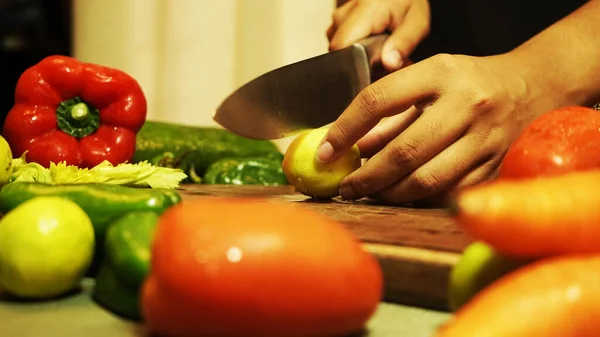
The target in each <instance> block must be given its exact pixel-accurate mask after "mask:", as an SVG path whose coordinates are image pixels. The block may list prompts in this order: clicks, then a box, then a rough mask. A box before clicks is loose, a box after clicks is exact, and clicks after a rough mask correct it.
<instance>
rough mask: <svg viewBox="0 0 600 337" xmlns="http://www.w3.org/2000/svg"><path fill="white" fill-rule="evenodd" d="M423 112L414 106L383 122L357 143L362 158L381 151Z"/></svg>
mask: <svg viewBox="0 0 600 337" xmlns="http://www.w3.org/2000/svg"><path fill="white" fill-rule="evenodd" d="M421 111H422V110H420V109H417V108H415V107H414V106H412V107H410V108H408V110H406V111H404V112H402V113H401V114H398V115H396V116H392V117H389V118H387V119H384V120H382V121H381V123H379V124H377V126H375V127H374V128H373V129H372V130H371V131H369V133H367V134H366V135H365V136H364V137H362V138H361V139H360V140H359V141H358V142H357V145H358V148H359V149H360V154H361V156H362V157H363V158H368V157H372V156H374V155H375V154H376V153H377V152H379V151H381V149H383V148H384V147H385V146H386V145H387V144H388V143H389V142H391V141H392V139H394V138H396V137H397V136H398V135H399V134H400V133H402V132H403V131H404V130H406V128H408V126H409V125H410V124H412V123H413V122H414V121H415V120H416V119H417V118H418V117H419V116H420V115H421Z"/></svg>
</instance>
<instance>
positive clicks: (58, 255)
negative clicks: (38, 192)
mask: <svg viewBox="0 0 600 337" xmlns="http://www.w3.org/2000/svg"><path fill="white" fill-rule="evenodd" d="M94 245H95V242H94V227H93V226H92V222H91V220H90V218H89V217H88V215H87V214H86V213H85V212H84V211H83V210H82V209H81V207H79V206H78V205H77V204H76V203H74V202H73V201H71V200H68V199H65V198H60V197H56V196H43V197H36V198H33V199H30V200H28V201H25V202H24V203H22V204H21V205H19V206H18V207H17V208H15V209H13V210H12V211H10V212H8V213H7V214H6V215H5V216H4V217H3V218H2V220H0V288H1V289H2V290H3V291H5V292H7V293H10V294H12V295H14V296H17V297H22V298H31V299H43V298H50V297H55V296H59V295H63V294H65V293H67V292H69V291H70V290H73V289H74V288H76V287H77V286H78V285H79V282H80V280H81V279H82V277H83V276H84V274H85V272H86V270H87V269H88V267H89V266H90V264H91V261H92V257H93V255H94Z"/></svg>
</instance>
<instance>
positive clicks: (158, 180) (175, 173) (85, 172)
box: [10, 153, 187, 188]
mask: <svg viewBox="0 0 600 337" xmlns="http://www.w3.org/2000/svg"><path fill="white" fill-rule="evenodd" d="M25 155H26V153H24V154H23V155H22V156H21V158H17V159H13V167H14V168H13V173H12V175H11V179H10V181H11V182H16V181H25V182H40V183H47V184H57V185H58V184H81V183H105V184H114V185H126V186H135V187H151V188H177V187H179V184H180V183H181V181H183V180H184V179H186V178H187V175H186V174H185V173H184V172H183V171H182V170H180V169H175V168H168V167H160V166H155V165H152V164H150V163H149V162H147V161H143V162H139V163H137V164H130V163H123V164H119V165H117V166H114V165H112V164H111V163H110V162H108V161H104V162H102V163H100V164H98V165H97V166H94V167H92V168H90V169H87V168H79V167H77V166H74V165H66V164H65V163H64V162H63V163H58V164H55V163H51V164H50V167H49V168H45V167H43V166H41V165H40V164H37V163H28V162H27V161H26V158H25Z"/></svg>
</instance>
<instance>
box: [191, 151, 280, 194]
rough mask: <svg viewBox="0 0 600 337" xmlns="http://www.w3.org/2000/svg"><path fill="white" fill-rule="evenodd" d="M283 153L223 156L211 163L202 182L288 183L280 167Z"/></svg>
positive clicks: (238, 183)
mask: <svg viewBox="0 0 600 337" xmlns="http://www.w3.org/2000/svg"><path fill="white" fill-rule="evenodd" d="M282 160H283V155H281V154H277V155H271V156H265V157H245V158H224V159H221V160H218V161H216V162H214V163H213V164H211V165H210V166H209V167H208V169H207V170H206V173H205V174H204V177H203V178H202V183H203V184H228V185H263V186H274V185H288V181H287V178H286V176H285V174H284V173H283V170H282V168H281V161H282Z"/></svg>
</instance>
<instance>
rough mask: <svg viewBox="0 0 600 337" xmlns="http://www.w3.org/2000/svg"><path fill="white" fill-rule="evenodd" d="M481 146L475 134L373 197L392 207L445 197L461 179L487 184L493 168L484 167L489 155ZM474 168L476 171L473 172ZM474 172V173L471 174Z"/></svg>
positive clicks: (456, 143) (462, 139)
mask: <svg viewBox="0 0 600 337" xmlns="http://www.w3.org/2000/svg"><path fill="white" fill-rule="evenodd" d="M480 143H481V142H480V141H479V139H478V137H476V136H475V135H473V134H469V136H467V137H463V138H461V139H459V140H458V141H456V142H455V143H453V144H452V145H450V146H449V147H448V148H446V149H445V150H443V151H442V152H441V153H440V154H438V155H437V156H435V157H434V158H433V159H431V160H430V161H428V162H427V163H425V164H424V165H422V166H420V167H419V168H417V169H416V170H414V171H412V172H411V173H410V174H409V175H408V176H406V177H405V178H403V179H401V180H399V181H397V182H396V183H394V184H393V185H391V186H389V187H387V188H385V189H383V190H381V191H379V192H377V193H375V194H374V195H373V197H375V198H377V199H379V200H381V201H383V202H385V203H389V204H405V203H409V202H414V201H417V200H423V199H426V198H429V197H432V196H435V195H437V194H444V192H446V191H448V190H449V189H450V188H452V187H453V186H455V185H456V184H457V177H462V176H466V177H469V182H472V183H474V182H479V181H483V180H484V179H485V178H487V176H488V173H489V171H490V169H491V167H490V166H491V165H492V164H488V162H486V163H484V164H483V165H481V164H480V163H481V160H482V158H484V157H486V156H485V152H483V150H481V149H480V145H481V144H480ZM478 166H479V167H478ZM474 168H476V169H475V170H473V169H474ZM471 170H473V171H472V172H469V171H471ZM463 179H464V178H463Z"/></svg>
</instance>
